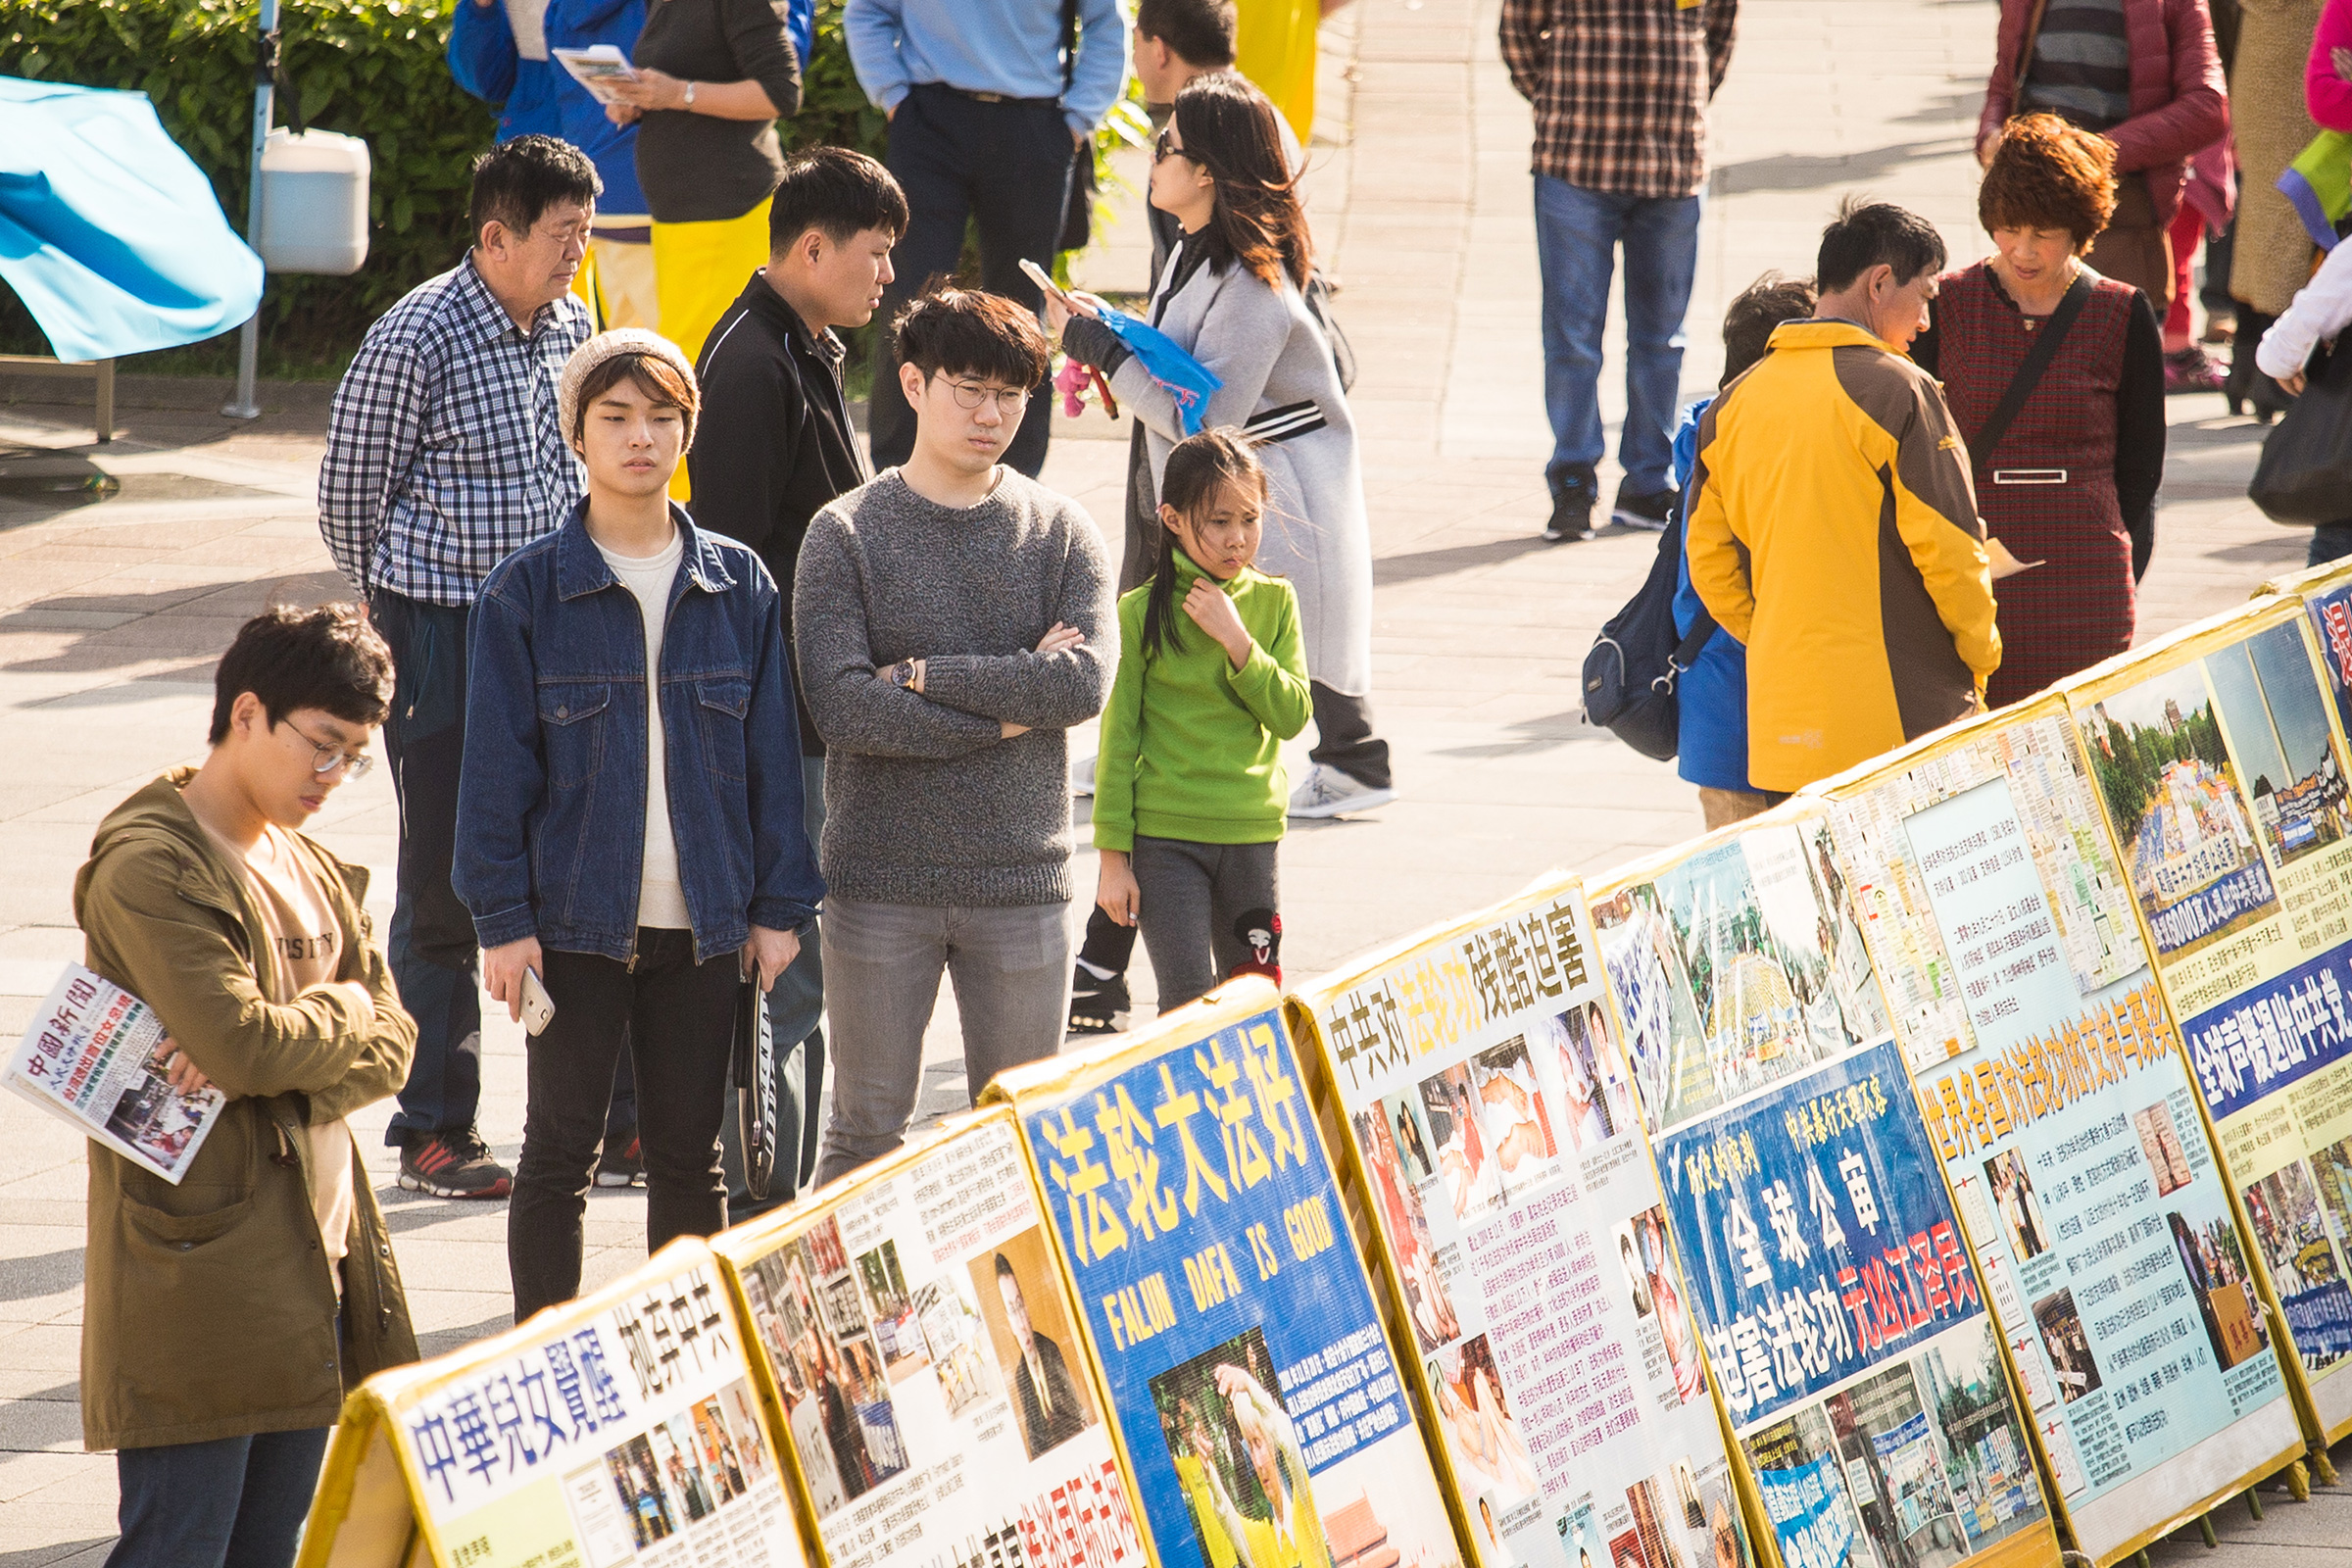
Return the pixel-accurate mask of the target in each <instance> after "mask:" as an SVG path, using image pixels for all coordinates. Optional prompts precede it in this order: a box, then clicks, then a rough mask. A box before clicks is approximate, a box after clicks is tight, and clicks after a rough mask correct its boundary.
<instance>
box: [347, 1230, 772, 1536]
mask: <svg viewBox="0 0 2352 1568" xmlns="http://www.w3.org/2000/svg"><path fill="white" fill-rule="evenodd" d="M698 1250H699V1248H698ZM661 1262H662V1258H659V1257H658V1258H657V1259H656V1260H655V1263H656V1265H657V1266H658V1265H659V1264H660V1263H661ZM534 1330H535V1331H536V1332H535V1333H533V1332H530V1331H534ZM516 1338H519V1339H523V1340H525V1341H526V1343H524V1344H522V1345H521V1346H519V1347H516V1348H505V1349H502V1351H501V1353H499V1354H498V1355H497V1356H495V1357H494V1358H492V1359H489V1360H486V1361H484V1362H482V1363H480V1364H477V1365H473V1366H469V1367H467V1368H466V1369H465V1370H463V1371H461V1372H459V1373H457V1374H455V1375H453V1376H452V1377H450V1378H448V1379H446V1380H444V1381H442V1382H439V1383H437V1384H435V1385H433V1386H432V1387H431V1388H429V1389H428V1390H427V1391H426V1392H425V1393H423V1394H422V1395H420V1396H418V1397H416V1398H415V1399H414V1401H413V1402H408V1403H407V1404H406V1405H405V1407H403V1408H397V1409H395V1410H394V1411H393V1412H392V1419H393V1421H394V1422H395V1423H396V1430H397V1432H398V1433H399V1439H400V1442H401V1443H402V1445H403V1446H404V1447H405V1448H406V1449H407V1452H408V1455H409V1459H410V1463H411V1464H412V1466H413V1467H414V1468H415V1471H416V1473H417V1478H418V1481H419V1483H420V1486H419V1489H418V1494H417V1495H419V1496H420V1497H421V1498H422V1500H423V1502H424V1505H425V1509H426V1511H427V1513H428V1514H429V1515H430V1516H431V1518H432V1519H433V1522H434V1524H435V1526H436V1528H437V1530H438V1532H439V1534H440V1537H441V1540H442V1542H443V1545H444V1549H445V1551H446V1552H447V1554H448V1558H449V1560H451V1561H455V1562H462V1563H465V1564H466V1565H467V1568H529V1565H531V1564H537V1563H547V1562H557V1561H571V1562H577V1563H580V1564H582V1565H583V1568H621V1565H623V1564H643V1565H645V1568H800V1565H801V1564H802V1563H803V1562H804V1561H805V1558H804V1557H803V1555H802V1549H801V1543H800V1532H799V1529H798V1527H797V1526H796V1525H795V1524H794V1522H793V1517H792V1505H791V1503H790V1501H789V1499H788V1497H787V1495H786V1492H785V1483H784V1480H783V1478H782V1476H781V1473H780V1472H779V1471H778V1469H777V1465H776V1460H775V1457H774V1455H772V1454H771V1453H770V1452H769V1451H768V1445H767V1437H766V1429H765V1428H764V1427H763V1426H762V1425H761V1424H760V1413H759V1397H758V1395H757V1394H756V1393H755V1391H754V1389H753V1386H752V1381H751V1371H750V1368H749V1366H748V1364H747V1363H746V1361H745V1360H744V1354H745V1348H744V1347H742V1346H740V1345H738V1344H737V1343H736V1335H735V1318H734V1315H733V1313H732V1312H731V1311H729V1310H728V1308H727V1303H726V1287H725V1284H724V1282H723V1280H722V1279H721V1277H720V1273H719V1267H718V1265H717V1263H716V1262H715V1261H713V1260H712V1259H711V1258H710V1256H709V1255H708V1254H707V1253H705V1254H702V1255H701V1256H700V1257H698V1258H697V1259H696V1260H695V1261H694V1262H693V1263H692V1264H691V1265H690V1266H688V1267H686V1268H684V1269H682V1270H679V1271H678V1272H676V1273H674V1274H671V1275H669V1276H667V1277H665V1278H656V1279H652V1280H639V1281H636V1282H633V1283H631V1284H629V1285H628V1286H626V1287H624V1288H622V1289H621V1291H620V1297H619V1299H618V1300H617V1301H616V1302H615V1303H614V1304H613V1305H612V1306H610V1307H608V1308H605V1309H603V1310H599V1311H596V1312H594V1313H593V1314H587V1315H583V1314H581V1313H578V1312H576V1311H575V1312H572V1313H569V1314H565V1313H564V1312H562V1311H561V1310H559V1311H557V1312H550V1313H545V1314H542V1315H541V1316H540V1317H538V1318H535V1319H533V1320H532V1323H531V1324H530V1325H528V1328H527V1329H526V1331H525V1333H524V1334H523V1335H518V1336H516Z"/></svg>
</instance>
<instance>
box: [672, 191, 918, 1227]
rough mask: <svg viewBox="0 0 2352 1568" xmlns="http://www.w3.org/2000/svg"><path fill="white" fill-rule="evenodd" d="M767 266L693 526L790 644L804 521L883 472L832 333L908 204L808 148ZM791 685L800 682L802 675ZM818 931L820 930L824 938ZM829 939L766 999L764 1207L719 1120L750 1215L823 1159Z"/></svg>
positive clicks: (698, 475)
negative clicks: (773, 603)
mask: <svg viewBox="0 0 2352 1568" xmlns="http://www.w3.org/2000/svg"><path fill="white" fill-rule="evenodd" d="M767 212H768V257H767V265H766V266H765V267H762V268H761V269H760V270H758V271H756V272H754V273H753V274H752V278H751V281H750V282H749V283H747V284H745V285H744V290H743V294H742V296H741V297H740V298H738V299H737V300H736V301H735V303H734V304H733V305H730V306H729V307H727V314H726V315H724V316H722V317H720V318H719V319H718V324H717V325H716V326H715V327H713V328H711V337H710V340H709V341H708V342H707V343H706V344H705V346H704V348H703V358H702V363H701V364H700V365H699V366H697V367H696V368H695V376H696V379H697V380H699V381H700V382H701V383H702V391H703V404H702V412H701V416H700V418H699V419H698V421H697V424H696V432H695V441H694V450H693V451H692V452H691V453H689V454H688V455H687V460H686V461H687V465H688V467H689V468H690V470H691V471H692V474H693V477H694V500H693V502H692V504H691V506H690V508H689V510H690V511H691V512H692V513H693V515H694V521H695V525H696V526H697V527H702V528H708V529H710V530H711V532H712V533H722V534H725V535H727V536H728V537H729V538H733V539H740V540H741V541H743V542H744V543H745V544H747V545H750V546H751V547H752V549H753V550H754V551H756V552H757V553H758V554H759V557H760V562H761V564H764V565H765V566H766V567H767V570H768V575H770V576H772V577H774V578H775V579H776V586H777V588H778V589H780V590H781V591H782V593H783V596H784V637H785V641H786V642H787V643H788V644H789V643H790V642H791V640H792V584H793V573H794V570H795V568H796V567H797V566H798V565H799V563H800V559H801V541H802V540H803V539H805V538H807V537H808V534H809V518H810V517H813V516H815V515H816V514H817V512H818V511H819V510H820V509H822V508H824V507H826V506H828V505H830V504H831V503H832V501H833V500H834V498H835V497H837V496H842V495H847V494H848V493H849V492H850V491H852V490H855V489H857V488H858V486H859V485H861V484H863V483H865V482H866V481H867V480H868V479H871V478H872V477H873V476H874V475H873V470H872V469H871V468H870V467H868V466H867V465H866V461H865V449H864V447H863V446H861V445H860V444H859V443H858V430H857V427H856V426H855V425H854V424H852V423H851V420H850V403H849V396H848V394H847V392H846V391H845V390H844V389H843V386H842V378H841V368H842V360H843V357H844V355H845V353H846V351H845V350H844V349H843V347H842V344H841V340H840V339H839V338H837V337H835V336H834V333H835V331H836V330H838V329H840V328H842V327H851V326H863V325H865V323H866V322H868V321H870V320H872V319H873V317H874V308H875V307H876V306H877V305H879V304H880V303H881V302H882V291H883V290H884V289H885V288H887V287H888V286H889V285H890V280H891V278H892V277H893V276H894V275H895V274H893V272H892V271H891V269H890V249H891V247H892V246H893V245H895V244H897V243H898V240H899V236H900V235H901V234H903V233H905V232H906V231H907V197H906V194H905V193H904V192H902V191H901V190H900V189H899V182H898V181H897V180H896V179H894V178H892V177H891V173H890V171H889V170H887V169H884V168H883V167H882V166H881V165H880V164H878V163H876V162H874V160H872V159H871V158H868V157H866V156H865V155H864V154H863V153H854V152H851V151H849V150H848V149H847V148H843V147H812V148H809V150H807V151H805V152H797V153H794V154H792V155H791V156H790V157H788V158H786V159H785V160H784V175H783V178H782V179H780V180H779V181H778V182H777V184H776V192H775V195H774V197H773V198H771V199H770V201H769V203H768V209H767ZM793 689H794V690H795V691H796V692H798V691H799V690H800V680H799V671H798V670H795V671H794V680H793ZM796 704H797V709H798V713H799V717H800V722H801V771H802V782H803V786H804V790H805V794H804V800H805V801H806V803H807V804H806V811H807V817H808V820H807V824H806V825H807V827H808V829H809V843H811V844H813V843H815V842H816V841H817V839H818V837H819V836H820V835H821V834H822V833H823V832H824V826H825V742H824V737H823V736H822V735H820V734H819V733H818V732H817V728H816V725H815V723H814V722H813V721H812V720H811V719H810V718H809V710H808V707H807V704H806V703H805V702H803V701H800V700H799V699H796ZM812 935H813V933H812ZM822 954H823V948H822V945H821V944H819V943H818V942H816V941H814V940H810V941H807V942H804V943H802V945H801V954H800V956H799V957H797V958H795V959H794V960H793V963H792V967H791V968H790V969H788V970H786V971H785V973H784V977H783V978H782V979H780V980H778V981H777V982H776V985H775V989H774V990H772V991H770V992H769V993H768V994H767V1010H768V1024H769V1026H770V1033H771V1034H772V1035H773V1037H774V1040H775V1051H776V1054H777V1055H778V1057H779V1058H783V1057H787V1056H788V1055H789V1054H790V1053H792V1052H793V1051H794V1049H795V1048H796V1047H798V1048H799V1049H800V1061H801V1070H800V1073H799V1076H798V1081H797V1083H795V1082H794V1081H793V1075H792V1074H790V1073H786V1072H782V1071H781V1069H779V1075H780V1076H781V1077H783V1078H784V1079H785V1080H786V1082H785V1083H784V1085H783V1087H782V1090H781V1097H782V1098H783V1099H784V1100H785V1101H786V1102H788V1103H786V1104H785V1105H783V1106H782V1107H780V1114H779V1115H778V1116H777V1122H778V1131H779V1133H780V1134H781V1135H782V1136H781V1139H780V1141H779V1147H778V1150H777V1155H776V1177H775V1180H774V1181H773V1182H772V1183H771V1184H770V1186H769V1188H768V1194H767V1197H766V1198H765V1199H764V1200H755V1199H753V1198H752V1196H751V1194H750V1193H749V1191H748V1190H747V1189H746V1187H745V1184H744V1178H743V1154H742V1151H741V1150H740V1149H739V1148H737V1144H738V1142H739V1140H738V1139H737V1137H736V1135H735V1133H736V1129H735V1118H734V1117H732V1116H729V1117H727V1118H726V1119H725V1120H724V1121H723V1122H722V1123H721V1124H720V1127H721V1131H722V1132H723V1134H724V1138H723V1140H722V1143H723V1147H724V1152H725V1154H726V1170H727V1213H728V1215H729V1216H730V1217H731V1218H732V1219H734V1220H736V1221H738V1222H740V1221H742V1220H745V1219H749V1218H750V1217H752V1216H753V1215H755V1214H760V1213H763V1212H765V1211H766V1210H767V1209H768V1208H770V1207H773V1206H774V1205H775V1204H777V1203H781V1202H783V1201H785V1200H786V1199H789V1198H791V1197H792V1196H793V1195H794V1193H795V1192H796V1191H797V1190H798V1189H799V1187H800V1185H801V1182H802V1181H804V1180H805V1179H806V1178H807V1177H808V1176H809V1175H810V1174H812V1173H813V1172H814V1170H815V1165H816V1133H817V1128H816V1107H817V1102H818V1100H819V1099H820V1097H821V1091H822V1090H823V1087H824V1081H825V1037H824V1033H823V1031H822V1030H821V1029H820V1028H819V1027H818V1024H819V1021H820V1020H821V1018H822V1016H823V1012H824V1004H825V971H824V960H823V956H822Z"/></svg>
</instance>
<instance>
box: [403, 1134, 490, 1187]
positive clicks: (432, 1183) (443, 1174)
mask: <svg viewBox="0 0 2352 1568" xmlns="http://www.w3.org/2000/svg"><path fill="white" fill-rule="evenodd" d="M400 1185H401V1186H403V1187H405V1188H407V1189H408V1190H409V1191H411V1192H413V1193H430V1194H431V1195H432V1196H433V1197H435V1198H504V1197H506V1196H507V1195H508V1194H509V1193H512V1192H513V1191H514V1190H515V1173H514V1172H513V1171H511V1170H509V1169H507V1167H506V1166H504V1165H501V1164H500V1163H499V1162H498V1161H497V1160H495V1159H492V1158H491V1157H490V1146H489V1145H488V1144H485V1143H483V1142H482V1136H481V1134H480V1133H478V1132H476V1131H474V1129H472V1128H471V1127H467V1128H466V1129H465V1130H463V1131H462V1132H454V1133H420V1134H412V1135H411V1136H410V1138H409V1141H408V1143H407V1144H406V1145H404V1146H402V1148H401V1151H400Z"/></svg>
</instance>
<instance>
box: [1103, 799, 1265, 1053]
mask: <svg viewBox="0 0 2352 1568" xmlns="http://www.w3.org/2000/svg"><path fill="white" fill-rule="evenodd" d="M1281 848H1282V846H1281V844H1280V843H1268V844H1193V843H1190V842H1188V841H1186V840H1183V839H1153V838H1146V837H1144V836H1143V835H1142V834H1140V833H1139V834H1137V835H1136V840H1135V849H1134V851H1133V852H1132V853H1131V854H1130V855H1129V856H1128V866H1129V868H1130V869H1131V870H1133V871H1134V872H1135V885H1136V899H1137V904H1138V914H1139V916H1140V918H1139V919H1138V920H1137V921H1136V923H1137V925H1139V926H1140V927H1142V929H1143V933H1144V949H1145V951H1146V952H1148V953H1150V954H1151V955H1152V977H1153V979H1154V980H1156V981H1157V983H1158V988H1159V1010H1160V1011H1162V1012H1166V1011H1168V1010H1169V1009H1171V1008H1174V1007H1181V1006H1183V1005H1185V1004H1186V1003H1188V1002H1190V1001H1192V1000H1193V999H1194V998H1195V997H1198V996H1200V995H1201V994H1202V993H1203V992H1206V991H1208V990H1210V989H1212V988H1213V987H1215V986H1216V984H1217V983H1218V982H1219V981H1221V980H1223V979H1225V978H1226V977H1227V976H1228V975H1231V974H1232V973H1233V971H1234V970H1235V969H1236V968H1238V967H1239V966H1241V965H1242V964H1245V963H1250V962H1252V961H1256V962H1262V963H1279V962H1280V961H1281V958H1282V929H1281V925H1280V922H1279V921H1278V919H1277V918H1276V914H1275V911H1276V910H1277V909H1278V908H1279V907H1281V899H1280V897H1279V892H1280V889H1279V881H1280V879H1279V877H1278V876H1277V874H1276V869H1275V857H1276V855H1277V852H1279V851H1280V850H1281ZM1253 933H1255V935H1253ZM1260 940H1262V941H1263V942H1264V949H1263V951H1262V952H1261V951H1260V950H1259V948H1258V946H1257V944H1258V942H1259V941H1260Z"/></svg>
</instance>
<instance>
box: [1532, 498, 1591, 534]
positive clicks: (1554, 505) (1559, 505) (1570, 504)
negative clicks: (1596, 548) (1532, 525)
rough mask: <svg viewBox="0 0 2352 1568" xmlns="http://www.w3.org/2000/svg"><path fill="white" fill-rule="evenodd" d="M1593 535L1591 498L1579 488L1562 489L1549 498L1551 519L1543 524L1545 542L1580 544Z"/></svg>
mask: <svg viewBox="0 0 2352 1568" xmlns="http://www.w3.org/2000/svg"><path fill="white" fill-rule="evenodd" d="M1590 538H1593V498H1592V497H1591V496H1589V495H1586V494H1585V493H1584V492H1583V491H1581V490H1563V491H1561V492H1560V493H1559V494H1558V495H1556V496H1553V497H1552V498H1551V520H1550V521H1549V522H1547V523H1545V524H1544V543H1546V544H1554V545H1569V544H1582V543H1583V542H1584V541H1585V540H1587V539H1590Z"/></svg>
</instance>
